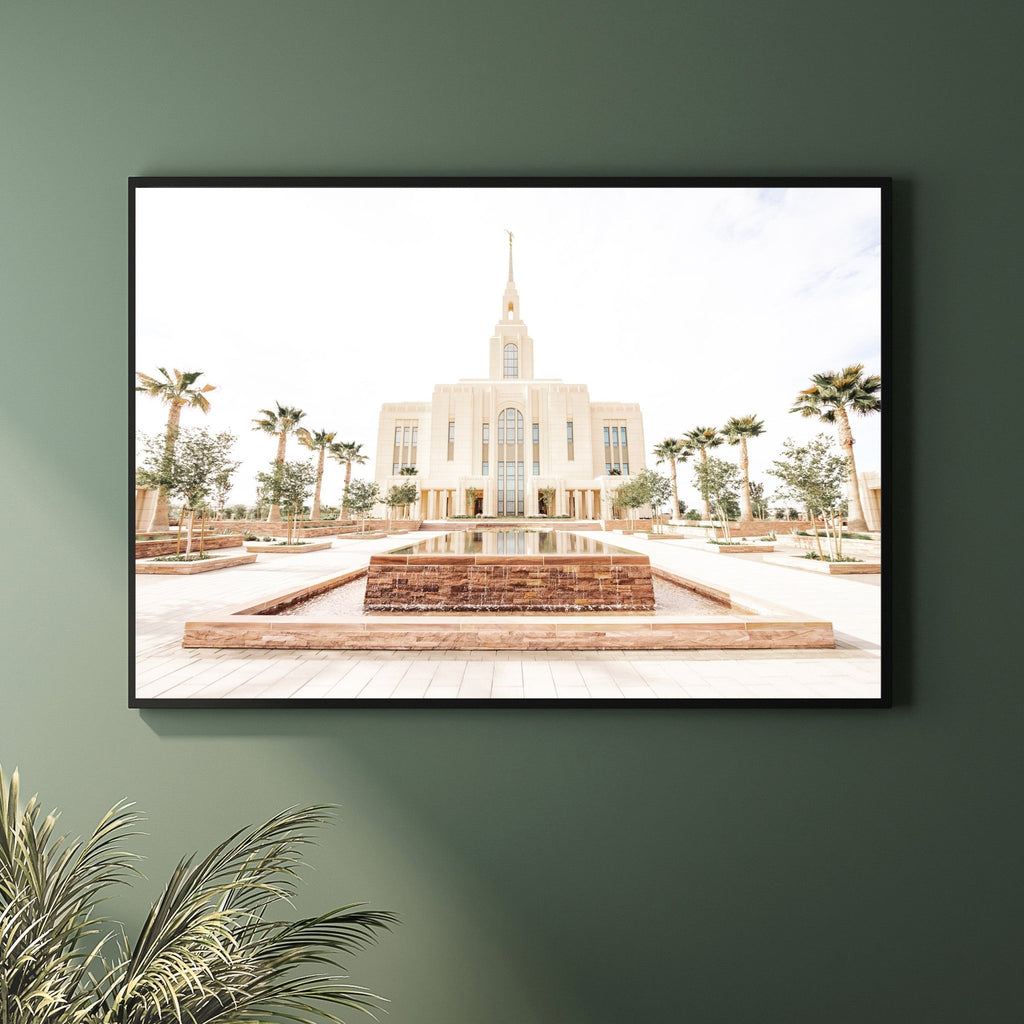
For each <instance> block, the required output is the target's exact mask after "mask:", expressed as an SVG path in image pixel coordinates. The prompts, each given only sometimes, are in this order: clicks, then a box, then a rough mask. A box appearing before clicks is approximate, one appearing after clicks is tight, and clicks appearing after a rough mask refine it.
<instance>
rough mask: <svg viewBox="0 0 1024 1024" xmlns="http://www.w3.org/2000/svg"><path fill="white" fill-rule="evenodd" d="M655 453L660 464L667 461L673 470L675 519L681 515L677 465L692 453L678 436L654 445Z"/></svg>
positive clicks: (673, 512)
mask: <svg viewBox="0 0 1024 1024" xmlns="http://www.w3.org/2000/svg"><path fill="white" fill-rule="evenodd" d="M653 453H654V454H655V455H657V456H658V465H659V466H660V465H661V463H663V462H667V463H668V464H669V467H670V468H671V470H672V515H671V516H669V518H670V519H675V518H677V517H678V515H679V485H678V484H677V483H676V465H677V464H678V463H680V462H685V461H686V460H687V459H688V458H689V457H690V455H691V452H690V449H689V448H687V447H686V442H685V441H680V440H679V438H676V437H666V438H665V440H664V441H662V442H661V444H656V445H655V446H654V452H653Z"/></svg>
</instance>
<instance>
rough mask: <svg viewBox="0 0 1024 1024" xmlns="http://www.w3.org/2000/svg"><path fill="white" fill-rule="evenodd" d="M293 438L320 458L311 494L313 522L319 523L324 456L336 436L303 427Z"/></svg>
mask: <svg viewBox="0 0 1024 1024" xmlns="http://www.w3.org/2000/svg"><path fill="white" fill-rule="evenodd" d="M295 436H296V437H297V438H298V439H299V444H302V445H305V446H306V447H307V448H308V449H310V451H314V452H319V453H320V457H319V458H318V459H317V463H316V490H315V491H314V492H313V512H312V519H313V522H319V521H320V484H321V483H322V482H323V478H324V455H326V454H327V449H328V448H330V447H331V445H332V444H333V443H334V439H335V437H337V436H338V435H337V434H334V433H331V432H330V431H328V430H314V431H313V432H312V433H310V431H308V430H307V429H306V428H305V427H299V428H298V429H297V430H296V431H295Z"/></svg>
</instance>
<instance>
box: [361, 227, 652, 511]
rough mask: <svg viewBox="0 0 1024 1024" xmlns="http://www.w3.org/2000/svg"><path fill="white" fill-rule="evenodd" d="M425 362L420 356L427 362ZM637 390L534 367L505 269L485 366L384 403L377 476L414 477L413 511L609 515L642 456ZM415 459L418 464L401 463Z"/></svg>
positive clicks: (384, 484) (399, 480)
mask: <svg viewBox="0 0 1024 1024" xmlns="http://www.w3.org/2000/svg"><path fill="white" fill-rule="evenodd" d="M424 369H426V367H424ZM644 450H645V446H644V429H643V419H642V416H641V413H640V406H639V405H637V404H636V403H635V402H592V401H591V399H590V393H589V391H588V390H587V386H586V384H569V383H566V382H565V381H563V380H559V379H551V378H538V377H536V376H535V375H534V351H533V339H532V338H531V337H530V335H529V333H528V332H527V329H526V324H525V323H524V322H523V318H522V311H521V309H520V305H519V293H518V291H517V290H516V285H515V279H514V277H513V272H512V235H511V233H509V254H508V283H507V284H506V285H505V294H504V296H503V297H502V303H501V318H500V319H499V320H498V323H497V324H496V326H495V330H494V334H493V336H492V337H491V339H490V359H489V366H488V375H487V377H485V378H470V379H464V380H458V381H456V382H455V383H453V384H437V385H435V387H434V393H433V396H432V397H431V399H430V401H429V402H388V403H386V404H384V405H383V406H381V411H380V427H379V431H378V435H377V460H376V480H377V484H378V485H379V486H380V489H381V493H382V494H386V493H387V492H388V490H389V489H390V488H391V487H392V486H394V485H396V484H405V483H409V482H410V480H411V481H412V482H414V483H415V484H416V486H417V488H418V489H419V502H418V504H417V505H416V506H414V507H413V508H412V509H410V510H409V512H410V513H411V514H412V515H413V516H414V517H416V518H422V519H444V518H447V517H450V516H464V515H470V516H475V515H484V516H500V517H509V516H516V517H518V516H537V515H562V516H565V515H567V516H570V517H572V518H574V519H601V518H610V517H611V513H612V502H611V495H612V493H613V492H614V491H615V489H616V488H617V487H618V486H620V485H621V484H622V483H624V482H625V478H627V477H629V476H630V475H631V474H636V473H637V472H639V471H640V470H641V469H643V468H644V467H645V462H644ZM407 467H414V468H415V469H416V475H415V476H411V477H410V476H408V475H403V474H402V472H401V471H402V469H403V468H407Z"/></svg>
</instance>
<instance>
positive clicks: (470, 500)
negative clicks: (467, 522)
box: [466, 487, 480, 516]
mask: <svg viewBox="0 0 1024 1024" xmlns="http://www.w3.org/2000/svg"><path fill="white" fill-rule="evenodd" d="M479 497H480V491H479V490H478V489H477V488H476V487H467V488H466V515H470V516H471V515H472V514H473V509H475V508H476V499H477V498H479Z"/></svg>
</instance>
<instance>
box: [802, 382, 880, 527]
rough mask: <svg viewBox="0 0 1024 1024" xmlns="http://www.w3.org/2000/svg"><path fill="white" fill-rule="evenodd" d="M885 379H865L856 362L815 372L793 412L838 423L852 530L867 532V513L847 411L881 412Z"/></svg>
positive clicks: (860, 412)
mask: <svg viewBox="0 0 1024 1024" xmlns="http://www.w3.org/2000/svg"><path fill="white" fill-rule="evenodd" d="M881 390H882V378H881V377H878V376H876V375H871V376H869V377H865V376H864V364H863V363H854V364H853V365H852V366H846V367H844V368H843V369H842V370H840V371H839V372H838V373H833V372H832V371H831V370H829V371H828V372H827V373H815V374H812V376H811V387H809V388H807V389H806V390H804V391H801V392H800V393H799V394H798V395H797V396H796V402H795V404H794V405H793V408H792V409H790V410H789V411H790V412H798V413H800V414H801V415H802V416H816V417H817V418H818V419H819V420H821V421H822V422H823V423H834V424H835V425H836V432H837V433H838V434H839V447H840V448H842V450H843V454H844V455H845V456H846V458H847V459H848V460H849V461H848V467H849V468H848V469H847V476H846V500H847V505H848V508H847V517H846V521H847V525H848V527H849V529H850V530H866V529H867V528H868V524H867V523H866V522H865V521H864V510H863V509H862V508H861V504H860V487H859V485H858V481H857V463H856V462H855V461H854V457H853V431H852V430H851V429H850V417H849V415H848V413H847V410H852V411H853V412H855V413H857V414H858V415H860V416H869V415H870V414H871V413H873V412H880V411H881V409H882V399H881V398H880V397H879V395H878V392H879V391H881Z"/></svg>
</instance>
